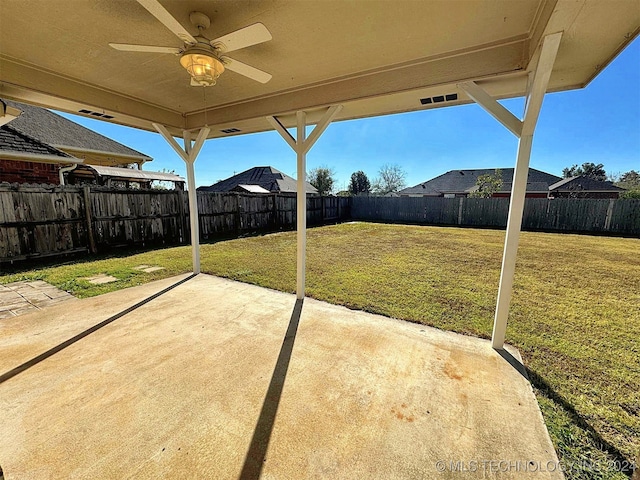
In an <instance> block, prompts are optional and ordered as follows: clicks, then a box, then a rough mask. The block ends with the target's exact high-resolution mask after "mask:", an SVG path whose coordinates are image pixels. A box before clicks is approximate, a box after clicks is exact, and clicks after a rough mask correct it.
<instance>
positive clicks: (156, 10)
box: [137, 0, 197, 44]
mask: <svg viewBox="0 0 640 480" xmlns="http://www.w3.org/2000/svg"><path fill="white" fill-rule="evenodd" d="M137 1H138V3H139V4H140V5H142V6H143V7H144V8H146V9H147V10H148V11H149V13H150V14H151V15H153V16H154V17H156V18H157V19H158V20H159V21H160V22H161V23H162V24H163V25H164V26H165V27H167V28H168V29H169V30H171V31H172V32H173V33H174V34H176V35H177V36H178V38H180V40H182V41H183V42H185V43H193V44H195V43H197V42H196V39H195V38H193V35H191V34H190V33H189V32H188V31H187V30H186V29H185V28H184V27H183V26H182V25H180V22H178V21H177V20H176V19H175V18H173V15H171V14H170V13H169V12H168V11H167V10H166V9H165V8H164V7H163V6H162V5H161V4H160V2H158V0H137Z"/></svg>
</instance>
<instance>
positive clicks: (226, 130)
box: [220, 128, 240, 133]
mask: <svg viewBox="0 0 640 480" xmlns="http://www.w3.org/2000/svg"><path fill="white" fill-rule="evenodd" d="M220 131H221V132H222V133H237V132H239V131H240V129H238V128H225V129H224V130H220Z"/></svg>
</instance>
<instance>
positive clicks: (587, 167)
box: [562, 162, 607, 182]
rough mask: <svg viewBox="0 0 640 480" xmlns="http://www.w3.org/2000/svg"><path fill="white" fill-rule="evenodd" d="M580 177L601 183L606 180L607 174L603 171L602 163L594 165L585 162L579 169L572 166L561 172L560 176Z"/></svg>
mask: <svg viewBox="0 0 640 480" xmlns="http://www.w3.org/2000/svg"><path fill="white" fill-rule="evenodd" d="M581 175H584V176H585V177H590V178H593V179H594V180H598V181H601V182H604V181H605V180H606V179H607V173H606V172H605V171H604V165H603V164H602V163H598V164H595V163H593V162H585V163H583V164H582V166H581V167H579V166H578V165H572V166H571V167H567V168H564V169H563V170H562V176H563V177H564V178H569V177H579V176H581Z"/></svg>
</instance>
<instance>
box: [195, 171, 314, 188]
mask: <svg viewBox="0 0 640 480" xmlns="http://www.w3.org/2000/svg"><path fill="white" fill-rule="evenodd" d="M305 183H306V185H307V193H316V194H317V193H318V190H317V189H316V187H314V186H313V185H311V184H310V183H309V182H305ZM239 185H258V186H260V187H262V188H264V189H265V190H269V191H270V192H272V193H295V192H296V180H295V179H294V178H291V177H290V176H288V175H286V174H284V173H282V172H281V171H279V170H276V169H275V168H273V167H253V168H250V169H249V170H246V171H244V172H241V173H238V174H237V175H234V176H233V177H229V178H227V179H226V180H222V181H220V182H218V183H214V184H213V185H211V186H209V187H199V188H198V190H199V191H203V192H231V191H233V190H234V189H235V188H236V187H238V186H239Z"/></svg>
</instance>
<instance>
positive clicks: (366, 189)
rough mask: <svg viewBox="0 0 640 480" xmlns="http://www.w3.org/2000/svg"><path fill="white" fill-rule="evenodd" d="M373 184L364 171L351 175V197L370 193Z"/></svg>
mask: <svg viewBox="0 0 640 480" xmlns="http://www.w3.org/2000/svg"><path fill="white" fill-rule="evenodd" d="M370 192H371V183H370V182H369V178H367V174H366V173H364V172H363V171H362V170H358V171H357V172H354V173H352V174H351V181H350V182H349V193H351V195H358V194H360V193H370Z"/></svg>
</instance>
